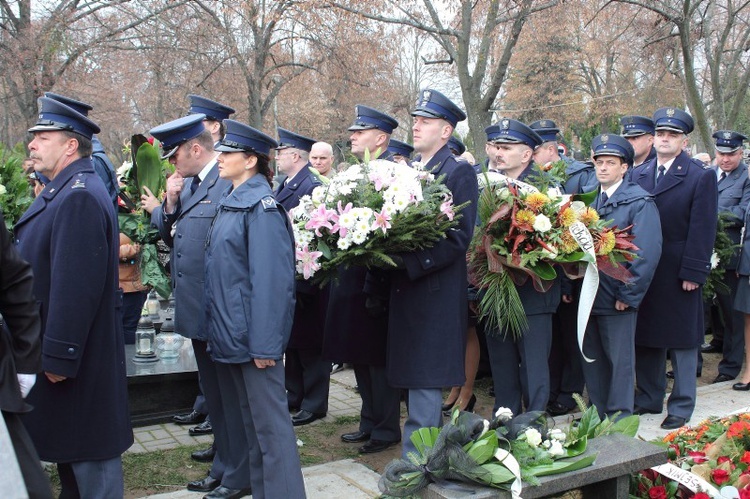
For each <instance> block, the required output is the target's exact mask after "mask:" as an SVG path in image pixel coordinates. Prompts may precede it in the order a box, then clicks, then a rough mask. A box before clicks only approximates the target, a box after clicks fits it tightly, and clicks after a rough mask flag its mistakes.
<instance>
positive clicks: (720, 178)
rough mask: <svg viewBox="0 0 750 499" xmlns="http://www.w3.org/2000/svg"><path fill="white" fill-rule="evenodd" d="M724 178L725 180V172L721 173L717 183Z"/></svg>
mask: <svg viewBox="0 0 750 499" xmlns="http://www.w3.org/2000/svg"><path fill="white" fill-rule="evenodd" d="M725 178H727V172H721V175H719V183H721V181H722V180H724V179H725Z"/></svg>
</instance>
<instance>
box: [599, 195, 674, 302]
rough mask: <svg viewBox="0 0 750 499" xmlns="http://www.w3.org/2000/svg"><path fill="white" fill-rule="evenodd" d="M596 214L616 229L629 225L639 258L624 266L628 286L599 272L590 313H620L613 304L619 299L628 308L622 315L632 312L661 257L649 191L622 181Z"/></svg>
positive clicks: (658, 225) (656, 211) (656, 215)
mask: <svg viewBox="0 0 750 499" xmlns="http://www.w3.org/2000/svg"><path fill="white" fill-rule="evenodd" d="M597 211H598V212H599V216H600V217H601V219H602V220H608V221H609V220H611V221H612V225H613V226H615V227H617V228H619V229H624V228H625V227H627V226H629V225H631V224H632V225H633V228H632V229H630V233H631V234H632V235H633V236H635V237H634V239H633V244H635V245H636V246H638V248H639V249H638V251H637V252H636V254H637V255H638V257H637V258H636V259H635V260H633V261H632V262H629V263H626V264H625V266H626V267H627V268H628V270H629V271H630V273H631V274H632V276H633V277H632V278H631V279H630V281H628V282H627V283H624V282H622V281H618V280H617V279H614V278H613V277H609V276H608V275H605V274H603V273H602V272H601V271H600V272H599V290H598V291H597V293H596V299H595V300H594V307H593V309H592V310H591V314H592V315H619V314H622V313H623V312H618V311H617V310H616V309H615V302H617V301H618V300H619V301H621V302H623V303H626V304H627V305H628V306H629V307H630V308H628V309H626V310H625V312H635V311H636V310H637V309H638V307H639V306H640V305H641V301H642V300H643V297H644V296H646V291H647V290H648V287H649V285H650V284H651V280H652V279H653V277H654V272H655V271H656V266H657V265H658V263H659V258H660V256H661V222H660V221H659V209H658V208H657V207H656V203H655V202H654V198H653V196H651V195H650V194H649V193H648V192H646V191H644V190H643V189H642V188H641V187H639V186H637V185H635V184H633V183H630V182H628V181H623V183H622V184H620V186H619V187H618V188H617V190H616V191H615V193H614V194H613V195H612V197H610V198H609V199H607V202H606V203H604V206H601V207H600V208H599V209H598V210H597Z"/></svg>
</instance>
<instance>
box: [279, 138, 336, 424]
mask: <svg viewBox="0 0 750 499" xmlns="http://www.w3.org/2000/svg"><path fill="white" fill-rule="evenodd" d="M277 131H278V134H279V146H278V147H277V148H276V165H277V166H278V167H279V171H281V173H283V174H284V175H286V178H284V179H283V180H282V181H281V184H280V185H279V187H278V188H277V189H276V192H275V195H276V200H277V201H278V202H279V203H280V204H281V205H282V206H283V207H284V209H285V210H287V211H289V210H291V209H292V208H294V207H296V206H297V205H298V204H299V200H300V198H301V197H302V196H309V195H310V194H312V191H313V190H314V189H315V188H316V187H317V186H319V185H321V182H320V180H318V177H316V176H315V175H314V174H313V172H312V170H311V168H312V165H311V164H310V161H309V157H310V151H311V150H312V146H313V144H315V140H314V139H311V138H308V137H305V136H304V135H300V134H297V133H293V132H290V131H289V130H284V129H283V128H279V129H278V130H277ZM296 286H297V293H296V296H297V303H296V305H295V307H294V323H293V324H292V333H291V336H290V338H289V344H288V345H287V348H286V352H285V361H284V374H285V384H286V390H287V404H288V406H289V410H290V411H292V412H294V413H295V414H294V415H293V416H292V424H294V426H302V425H306V424H309V423H312V422H313V421H315V420H317V419H320V418H322V417H325V415H326V414H327V413H328V391H329V387H330V381H331V363H330V362H326V361H325V360H323V355H322V350H323V328H324V325H325V313H326V303H327V297H328V290H327V289H324V290H321V289H320V288H318V286H315V285H312V284H310V283H307V282H305V281H297V285H296Z"/></svg>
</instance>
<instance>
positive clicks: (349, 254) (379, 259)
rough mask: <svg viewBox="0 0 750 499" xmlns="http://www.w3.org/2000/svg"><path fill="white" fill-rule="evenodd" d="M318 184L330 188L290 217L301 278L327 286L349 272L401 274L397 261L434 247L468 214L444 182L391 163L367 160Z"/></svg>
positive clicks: (304, 198) (302, 200)
mask: <svg viewBox="0 0 750 499" xmlns="http://www.w3.org/2000/svg"><path fill="white" fill-rule="evenodd" d="M312 170H313V171H314V169H312ZM314 173H317V171H314ZM318 178H320V180H321V182H323V185H321V186H318V187H316V188H315V190H313V192H312V195H311V196H302V198H300V203H299V205H298V206H297V207H295V208H294V209H292V210H291V211H290V217H291V218H292V224H293V229H294V239H295V243H296V262H297V264H296V266H297V273H298V277H300V278H303V279H310V280H313V281H315V282H318V283H320V284H321V285H323V284H325V283H326V282H328V281H329V280H330V279H331V278H332V277H334V276H335V274H336V272H337V270H338V268H339V267H341V266H343V267H348V266H350V265H365V266H368V267H369V266H377V267H396V266H397V264H396V262H395V261H394V260H393V258H392V255H394V254H396V253H400V252H411V251H416V250H418V249H423V248H429V247H431V246H433V245H434V244H435V243H436V242H437V241H439V240H440V239H442V238H444V237H445V235H446V233H447V232H448V231H449V230H451V229H452V228H453V227H455V226H456V225H458V217H460V215H459V214H458V212H459V211H460V210H461V209H462V208H464V205H460V206H454V205H453V197H452V195H451V192H450V190H449V189H448V188H447V187H446V186H445V185H444V184H443V183H442V179H441V178H438V179H436V178H434V176H433V175H432V174H431V173H429V172H427V171H424V170H420V169H414V168H410V167H408V166H405V165H402V164H398V163H393V162H391V161H385V160H380V159H376V160H373V161H368V158H365V163H364V164H361V165H353V166H351V167H349V168H348V169H346V170H344V171H342V172H339V173H338V174H336V176H334V177H333V178H332V179H326V178H324V177H320V176H319V175H318Z"/></svg>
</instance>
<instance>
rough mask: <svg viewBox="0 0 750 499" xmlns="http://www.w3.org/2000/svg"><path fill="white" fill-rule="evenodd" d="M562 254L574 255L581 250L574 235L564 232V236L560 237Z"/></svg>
mask: <svg viewBox="0 0 750 499" xmlns="http://www.w3.org/2000/svg"><path fill="white" fill-rule="evenodd" d="M559 247H560V253H562V254H563V255H567V254H570V253H574V252H576V251H578V250H579V247H578V243H577V242H576V240H575V238H574V237H573V235H572V234H571V233H570V232H569V231H567V230H565V231H563V233H562V235H561V236H560V246H559Z"/></svg>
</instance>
